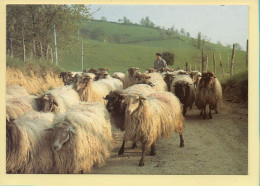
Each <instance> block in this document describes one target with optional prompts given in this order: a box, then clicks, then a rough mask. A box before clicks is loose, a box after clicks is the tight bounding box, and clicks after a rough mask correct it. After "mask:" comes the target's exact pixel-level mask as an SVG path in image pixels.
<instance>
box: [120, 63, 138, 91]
mask: <svg viewBox="0 0 260 186" xmlns="http://www.w3.org/2000/svg"><path fill="white" fill-rule="evenodd" d="M138 73H140V69H139V68H136V67H131V68H129V69H128V70H127V72H126V75H125V79H124V82H123V84H124V89H125V88H128V87H130V86H132V85H134V84H135V75H136V74H138Z"/></svg>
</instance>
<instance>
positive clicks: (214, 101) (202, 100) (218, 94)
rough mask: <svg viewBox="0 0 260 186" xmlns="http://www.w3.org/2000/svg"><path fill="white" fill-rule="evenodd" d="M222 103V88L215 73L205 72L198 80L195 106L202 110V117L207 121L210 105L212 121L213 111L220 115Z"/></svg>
mask: <svg viewBox="0 0 260 186" xmlns="http://www.w3.org/2000/svg"><path fill="white" fill-rule="evenodd" d="M221 102H222V87H221V84H220V82H219V80H218V79H217V78H216V76H215V74H214V73H213V72H203V73H202V77H201V78H200V79H198V84H197V90H196V99H195V104H196V106H197V107H198V109H200V110H201V113H200V115H203V119H206V106H207V105H209V118H210V119H212V114H211V110H212V109H213V110H215V112H216V113H218V107H219V106H220V104H221Z"/></svg>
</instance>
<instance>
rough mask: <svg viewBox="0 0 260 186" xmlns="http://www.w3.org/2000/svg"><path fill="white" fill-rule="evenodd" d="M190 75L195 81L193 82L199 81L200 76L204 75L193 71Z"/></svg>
mask: <svg viewBox="0 0 260 186" xmlns="http://www.w3.org/2000/svg"><path fill="white" fill-rule="evenodd" d="M189 75H190V77H191V79H192V80H193V82H195V81H196V80H197V78H198V77H199V76H201V75H202V74H201V72H199V71H191V72H189Z"/></svg>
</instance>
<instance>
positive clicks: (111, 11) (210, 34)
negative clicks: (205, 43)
mask: <svg viewBox="0 0 260 186" xmlns="http://www.w3.org/2000/svg"><path fill="white" fill-rule="evenodd" d="M99 8H100V10H99V11H97V12H96V10H97V9H99ZM90 9H91V12H93V13H94V12H95V13H94V14H93V18H94V19H101V17H102V16H104V17H106V18H107V21H114V22H117V21H118V19H120V18H123V17H124V16H126V17H127V18H128V19H130V21H131V22H133V23H140V20H141V19H142V18H143V17H146V16H149V18H150V20H151V21H152V22H153V23H155V25H156V26H161V27H165V28H170V27H172V26H173V25H174V28H175V29H178V30H179V31H180V29H181V28H184V30H185V31H186V32H189V33H190V35H191V36H192V37H195V38H196V37H197V35H198V32H201V34H202V36H206V37H207V38H210V40H211V42H214V43H216V42H218V41H220V42H221V43H222V44H224V45H226V44H233V43H239V44H240V45H241V46H242V48H243V49H244V50H245V49H246V40H247V39H248V6H246V5H225V6H220V5H91V6H90Z"/></svg>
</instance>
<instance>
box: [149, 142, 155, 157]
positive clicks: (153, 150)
mask: <svg viewBox="0 0 260 186" xmlns="http://www.w3.org/2000/svg"><path fill="white" fill-rule="evenodd" d="M155 154H156V141H155V142H154V143H153V144H152V146H151V153H150V156H155Z"/></svg>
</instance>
